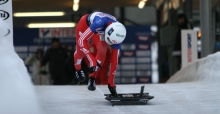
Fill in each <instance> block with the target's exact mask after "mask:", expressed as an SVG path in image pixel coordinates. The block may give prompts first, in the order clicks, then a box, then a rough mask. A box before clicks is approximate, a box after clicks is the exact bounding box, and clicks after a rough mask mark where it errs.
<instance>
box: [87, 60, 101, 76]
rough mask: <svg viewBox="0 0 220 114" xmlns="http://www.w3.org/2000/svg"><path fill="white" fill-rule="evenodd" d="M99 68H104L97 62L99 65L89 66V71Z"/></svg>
mask: <svg viewBox="0 0 220 114" xmlns="http://www.w3.org/2000/svg"><path fill="white" fill-rule="evenodd" d="M98 68H102V67H101V65H100V64H99V63H98V62H97V66H92V67H90V68H89V73H93V72H95V71H97V70H98Z"/></svg>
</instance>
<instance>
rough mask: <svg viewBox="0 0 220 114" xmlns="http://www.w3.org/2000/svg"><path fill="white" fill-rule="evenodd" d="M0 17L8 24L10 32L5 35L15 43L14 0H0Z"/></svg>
mask: <svg viewBox="0 0 220 114" xmlns="http://www.w3.org/2000/svg"><path fill="white" fill-rule="evenodd" d="M0 19H2V20H3V21H5V22H6V23H7V25H8V28H7V29H8V33H6V34H5V37H6V38H7V39H8V40H9V42H11V44H12V45H13V13H12V0H0Z"/></svg>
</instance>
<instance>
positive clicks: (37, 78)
mask: <svg viewBox="0 0 220 114" xmlns="http://www.w3.org/2000/svg"><path fill="white" fill-rule="evenodd" d="M43 54H44V51H43V50H42V49H41V48H38V49H37V51H36V52H35V54H33V55H30V56H29V57H28V58H27V59H26V60H25V61H24V62H25V65H28V66H31V67H32V80H33V82H34V84H35V85H48V84H49V76H48V75H47V74H48V71H47V69H46V67H41V68H39V67H38V66H39V65H40V61H41V60H42V57H43Z"/></svg>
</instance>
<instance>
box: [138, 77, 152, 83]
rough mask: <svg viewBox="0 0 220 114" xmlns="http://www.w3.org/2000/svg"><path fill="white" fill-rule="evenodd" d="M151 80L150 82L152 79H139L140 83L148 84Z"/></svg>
mask: <svg viewBox="0 0 220 114" xmlns="http://www.w3.org/2000/svg"><path fill="white" fill-rule="evenodd" d="M150 81H151V80H150V78H148V77H146V78H139V79H138V82H145V83H148V82H150Z"/></svg>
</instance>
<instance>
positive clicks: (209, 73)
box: [167, 52, 220, 83]
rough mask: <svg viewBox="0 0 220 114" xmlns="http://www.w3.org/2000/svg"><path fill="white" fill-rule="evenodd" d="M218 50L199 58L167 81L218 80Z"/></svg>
mask: <svg viewBox="0 0 220 114" xmlns="http://www.w3.org/2000/svg"><path fill="white" fill-rule="evenodd" d="M219 81H220V52H218V53H215V54H212V55H209V56H207V57H205V58H203V59H199V60H197V61H195V62H193V63H191V64H190V65H188V66H187V67H185V68H183V69H182V70H180V71H178V72H177V73H176V74H174V75H173V76H172V77H171V78H170V79H169V80H168V81H167V83H178V82H211V83H215V82H219Z"/></svg>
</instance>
